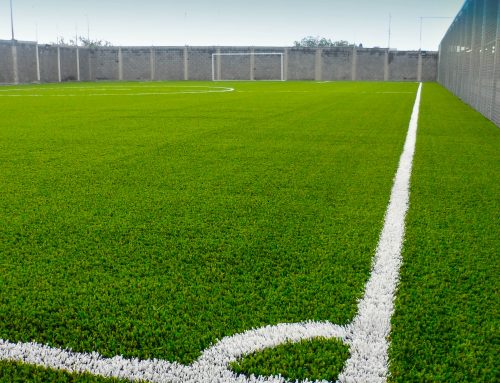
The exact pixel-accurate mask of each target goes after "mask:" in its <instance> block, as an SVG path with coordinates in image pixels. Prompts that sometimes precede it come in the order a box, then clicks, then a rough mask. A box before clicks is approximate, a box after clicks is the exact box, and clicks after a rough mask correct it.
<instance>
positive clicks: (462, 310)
mask: <svg viewBox="0 0 500 383" xmlns="http://www.w3.org/2000/svg"><path fill="white" fill-rule="evenodd" d="M499 149H500V131H499V128H498V127H496V126H495V125H493V124H492V123H491V122H489V121H488V120H486V119H485V118H484V117H482V116H481V115H479V113H477V112H475V111H473V110H472V109H471V108H469V107H468V106H467V105H465V104H463V103H462V102H460V101H459V100H458V99H457V98H455V97H454V96H452V95H451V94H450V93H449V92H447V91H446V90H444V89H443V88H442V87H440V86H439V85H436V84H426V85H425V86H424V88H423V94H422V105H421V111H420V121H419V131H418V138H417V147H416V153H415V159H414V169H413V175H412V186H411V197H410V199H411V202H410V210H409V213H408V217H407V229H406V241H405V248H404V253H403V267H402V270H401V282H400V285H399V290H398V292H397V299H396V312H395V315H394V317H393V320H392V335H391V338H392V344H391V348H390V362H391V365H390V366H391V368H390V370H391V373H392V378H391V379H390V381H391V382H495V381H497V382H498V381H500V374H499V370H498V355H499V351H500V350H499V344H500V342H499V341H500V339H499V333H500V332H499V330H500V329H499V323H500V322H499V319H500V318H499V313H498V308H499V307H500V299H499V282H498V277H499V275H500V267H499V266H500V265H499V254H500V229H499V222H500V221H499V219H500V186H499V185H500V152H499Z"/></svg>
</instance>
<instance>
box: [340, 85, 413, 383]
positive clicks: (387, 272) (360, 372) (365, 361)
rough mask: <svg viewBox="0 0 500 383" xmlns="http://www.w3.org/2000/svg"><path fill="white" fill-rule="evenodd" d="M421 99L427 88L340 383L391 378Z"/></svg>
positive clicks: (404, 155) (408, 141)
mask: <svg viewBox="0 0 500 383" xmlns="http://www.w3.org/2000/svg"><path fill="white" fill-rule="evenodd" d="M421 93H422V83H420V84H419V86H418V91H417V96H416V99H415V104H414V106H413V112H412V114H411V119H410V125H409V128H408V133H407V135H406V140H405V144H404V148H403V153H402V154H401V157H400V159H399V167H398V170H397V172H396V176H395V178H394V185H393V187H392V191H391V199H390V201H389V206H388V207H387V211H386V213H385V220H384V227H383V229H382V233H381V234H380V239H379V242H378V245H377V250H376V252H375V259H374V262H373V267H372V272H371V275H370V279H369V280H368V282H367V284H366V287H365V295H364V297H363V299H362V300H361V301H360V302H359V304H358V314H357V315H356V317H355V318H354V320H353V321H352V323H351V324H350V325H349V326H348V327H349V328H348V335H347V338H346V343H347V344H349V346H350V350H351V357H350V358H349V360H348V361H347V363H346V366H345V367H344V370H343V371H342V373H341V374H340V376H339V380H340V381H341V382H385V380H386V377H387V376H388V374H389V357H388V349H389V340H388V337H389V334H390V331H391V317H392V313H393V312H394V298H395V295H396V287H397V284H398V281H399V269H400V266H401V262H402V259H401V250H402V248H403V240H404V234H405V218H406V212H407V211H408V206H409V201H410V177H411V170H412V166H413V155H414V153H415V144H416V141H417V127H418V115H419V110H420V97H421Z"/></svg>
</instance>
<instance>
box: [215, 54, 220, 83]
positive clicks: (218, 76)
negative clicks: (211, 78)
mask: <svg viewBox="0 0 500 383" xmlns="http://www.w3.org/2000/svg"><path fill="white" fill-rule="evenodd" d="M215 57H216V58H217V61H216V65H217V77H215V79H216V80H218V81H220V79H221V72H222V63H221V61H222V60H221V56H220V48H217V56H215Z"/></svg>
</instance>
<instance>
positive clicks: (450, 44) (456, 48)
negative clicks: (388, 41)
mask: <svg viewBox="0 0 500 383" xmlns="http://www.w3.org/2000/svg"><path fill="white" fill-rule="evenodd" d="M499 43H500V1H499V0H467V1H466V2H465V4H464V6H463V7H462V9H461V11H460V13H459V14H458V15H457V17H456V18H455V20H454V21H453V23H452V25H451V26H450V28H449V29H448V32H447V33H446V35H445V36H444V38H443V40H442V41H441V44H440V47H439V64H438V81H439V82H440V83H441V84H442V85H443V86H445V87H446V88H448V89H449V90H450V91H451V92H453V93H454V94H456V95H457V96H458V97H460V98H461V99H462V100H463V101H465V102H466V103H468V104H470V105H471V106H473V107H474V108H475V109H477V110H478V111H479V112H481V113H482V114H483V115H485V116H486V117H488V118H489V119H490V120H492V121H493V122H495V124H497V125H498V126H500V53H498V50H499V49H500V44H499Z"/></svg>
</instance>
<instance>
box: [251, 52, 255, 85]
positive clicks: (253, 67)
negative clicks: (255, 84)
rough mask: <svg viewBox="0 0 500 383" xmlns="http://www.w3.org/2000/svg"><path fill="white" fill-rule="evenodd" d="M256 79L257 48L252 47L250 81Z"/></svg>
mask: <svg viewBox="0 0 500 383" xmlns="http://www.w3.org/2000/svg"><path fill="white" fill-rule="evenodd" d="M254 80H255V49H254V48H250V81H254Z"/></svg>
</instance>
